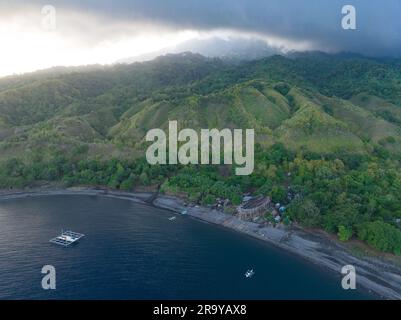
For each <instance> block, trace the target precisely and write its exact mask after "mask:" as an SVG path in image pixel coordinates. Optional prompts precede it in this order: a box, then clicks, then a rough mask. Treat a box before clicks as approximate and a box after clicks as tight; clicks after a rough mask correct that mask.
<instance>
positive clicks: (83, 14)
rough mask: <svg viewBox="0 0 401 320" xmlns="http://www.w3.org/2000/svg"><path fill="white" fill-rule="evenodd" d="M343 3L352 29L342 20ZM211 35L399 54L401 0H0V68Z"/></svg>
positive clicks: (87, 60)
mask: <svg viewBox="0 0 401 320" xmlns="http://www.w3.org/2000/svg"><path fill="white" fill-rule="evenodd" d="M10 2H11V4H10ZM45 4H48V5H51V6H53V7H54V8H55V10H56V11H55V13H56V15H55V23H56V24H55V25H54V26H55V29H52V28H49V26H51V24H49V23H50V22H51V19H50V20H49V17H50V16H49V13H48V11H46V10H45V11H42V9H43V6H44V5H45ZM347 4H350V5H353V6H354V7H355V8H356V22H357V25H356V26H357V29H356V30H344V29H343V28H342V27H341V20H342V18H343V14H342V12H341V9H342V7H343V6H344V5H347ZM50 18H51V17H50ZM212 35H213V36H216V35H222V36H226V37H227V36H241V37H259V38H261V39H265V40H266V41H268V42H269V43H270V44H271V45H273V46H278V47H282V48H283V49H285V50H291V49H295V50H322V51H328V52H336V51H351V52H357V53H362V54H366V55H373V56H398V57H401V0H385V1H379V0H352V1H351V0H342V1H341V0H112V1H105V0H65V1H53V0H48V1H43V0H41V1H37V0H30V1H28V0H26V1H23V0H13V1H3V0H0V41H1V50H0V58H1V59H0V75H6V74H12V73H21V72H27V71H33V70H37V69H41V68H47V67H51V66H54V65H82V64H94V63H112V62H114V61H116V60H118V59H121V58H125V57H131V56H135V55H140V54H144V53H147V52H152V51H156V50H160V49H162V48H165V47H169V46H173V45H176V44H178V43H180V42H182V41H185V40H189V39H194V38H195V39H196V38H207V37H209V36H212Z"/></svg>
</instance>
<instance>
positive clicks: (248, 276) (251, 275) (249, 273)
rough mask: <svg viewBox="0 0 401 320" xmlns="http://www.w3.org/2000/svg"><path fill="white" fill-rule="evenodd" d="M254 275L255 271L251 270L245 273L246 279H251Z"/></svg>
mask: <svg viewBox="0 0 401 320" xmlns="http://www.w3.org/2000/svg"><path fill="white" fill-rule="evenodd" d="M254 274H255V271H253V269H251V270H247V272H245V277H246V278H252V277H253V276H254Z"/></svg>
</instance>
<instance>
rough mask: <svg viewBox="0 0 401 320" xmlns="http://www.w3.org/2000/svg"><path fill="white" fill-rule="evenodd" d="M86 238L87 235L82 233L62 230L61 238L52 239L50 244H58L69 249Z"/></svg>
mask: <svg viewBox="0 0 401 320" xmlns="http://www.w3.org/2000/svg"><path fill="white" fill-rule="evenodd" d="M84 236H85V235H84V234H82V233H78V232H72V231H63V230H61V234H60V235H59V236H57V237H55V238H53V239H51V240H50V241H49V242H50V243H54V244H58V245H60V246H64V247H68V246H69V245H71V244H73V243H75V242H77V241H78V240H79V239H81V238H82V237H84Z"/></svg>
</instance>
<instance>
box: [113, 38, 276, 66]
mask: <svg viewBox="0 0 401 320" xmlns="http://www.w3.org/2000/svg"><path fill="white" fill-rule="evenodd" d="M182 52H192V53H197V54H201V55H203V56H205V57H211V58H222V59H224V60H229V61H233V62H238V61H247V60H256V59H260V58H264V57H268V56H271V55H274V54H280V53H282V51H281V50H280V49H278V48H274V47H272V46H270V45H269V44H268V43H267V42H266V41H264V40H261V39H258V38H237V37H228V38H226V39H223V38H221V37H212V38H208V39H193V40H188V41H185V42H183V43H180V44H179V45H177V46H174V47H169V48H165V49H162V50H159V51H155V52H151V53H147V54H143V55H139V56H135V57H130V58H125V59H121V60H118V61H117V63H128V64H129V63H133V62H143V61H149V60H153V59H155V58H156V57H158V56H162V55H166V54H177V53H182Z"/></svg>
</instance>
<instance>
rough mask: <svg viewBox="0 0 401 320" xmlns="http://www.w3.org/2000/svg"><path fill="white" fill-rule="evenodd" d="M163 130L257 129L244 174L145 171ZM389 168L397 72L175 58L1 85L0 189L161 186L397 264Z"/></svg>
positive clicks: (357, 64) (380, 64)
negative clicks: (255, 207)
mask: <svg viewBox="0 0 401 320" xmlns="http://www.w3.org/2000/svg"><path fill="white" fill-rule="evenodd" d="M169 120H177V121H178V124H179V126H180V128H185V127H191V128H194V129H200V128H219V129H222V128H243V129H246V128H254V129H255V131H256V140H257V146H256V159H255V171H254V173H253V174H252V175H251V176H248V177H238V176H235V175H234V174H233V168H230V167H224V166H218V167H216V166H202V167H194V166H187V167H181V166H150V165H148V164H147V163H146V161H145V160H144V151H145V149H146V147H147V144H146V143H145V141H144V137H145V135H146V132H147V131H148V130H149V129H153V128H163V129H166V128H167V125H168V121H169ZM400 161H401V61H399V60H390V59H367V58H363V57H360V56H354V55H345V54H343V55H335V56H332V55H326V54H321V53H308V54H294V55H291V56H287V57H284V56H273V57H269V58H265V59H261V60H256V61H250V62H244V63H242V64H239V65H238V64H236V65H232V64H229V63H226V62H225V61H222V60H219V59H210V58H205V57H202V56H200V55H194V54H191V53H183V54H179V55H167V56H163V57H159V58H157V59H155V60H153V61H151V62H146V63H135V64H131V65H124V64H122V65H115V66H108V67H105V66H91V67H82V68H56V69H52V70H47V71H42V72H37V73H32V74H27V75H23V76H13V77H6V78H2V79H0V186H1V187H2V188H19V187H24V186H30V185H35V184H37V183H38V182H41V181H60V182H62V183H64V184H65V185H69V186H70V185H104V186H108V187H111V188H116V189H124V190H131V189H132V188H134V187H135V186H139V185H162V190H165V191H168V192H176V193H186V194H187V195H188V197H189V198H190V199H192V200H193V201H198V202H200V203H201V204H204V205H207V204H210V203H213V202H214V201H215V199H216V198H218V197H220V198H228V199H230V200H231V202H232V203H234V204H238V203H239V202H240V201H241V197H242V194H243V193H246V192H252V193H254V194H264V195H269V196H271V197H272V198H273V200H274V201H277V202H280V203H285V204H288V205H289V210H288V215H289V220H292V221H295V222H298V223H300V224H302V225H304V226H306V227H316V228H323V229H325V230H327V231H329V232H332V233H336V234H338V236H339V238H340V239H341V240H343V241H347V240H349V239H350V238H352V237H357V238H359V239H361V240H364V241H366V242H367V243H369V244H370V245H371V246H373V247H375V248H377V249H379V250H382V251H386V252H391V253H396V254H401V231H400V219H401V197H400V194H401V172H400ZM289 194H291V195H292V197H289V196H288V195H289ZM289 220H288V221H289Z"/></svg>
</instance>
